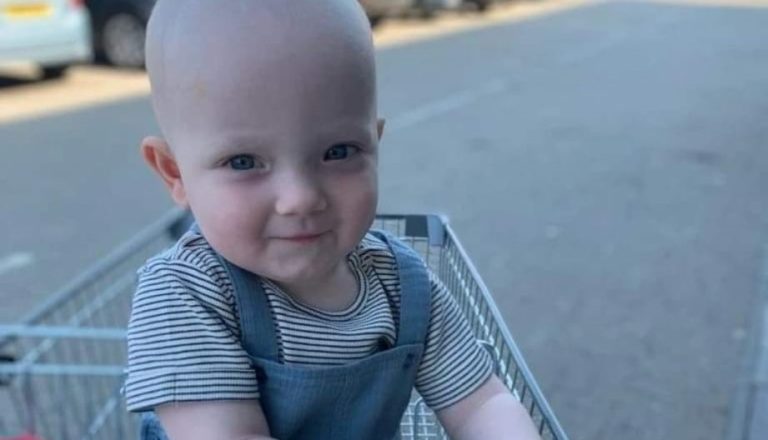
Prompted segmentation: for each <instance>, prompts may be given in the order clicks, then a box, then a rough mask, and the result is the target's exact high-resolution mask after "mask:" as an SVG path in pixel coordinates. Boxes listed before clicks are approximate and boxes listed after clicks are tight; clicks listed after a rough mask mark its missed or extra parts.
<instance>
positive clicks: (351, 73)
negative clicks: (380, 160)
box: [159, 0, 380, 285]
mask: <svg viewBox="0 0 768 440" xmlns="http://www.w3.org/2000/svg"><path fill="white" fill-rule="evenodd" d="M320 3H322V2H314V0H313V1H312V2H306V3H304V4H305V5H311V4H320ZM317 7H320V6H317ZM310 13H311V12H310ZM230 20H231V21H230V22H228V23H225V22H223V23H222V26H221V28H220V29H218V33H217V34H216V35H218V36H219V37H217V38H213V39H212V38H199V40H197V41H196V42H195V43H194V50H199V51H201V53H205V54H208V55H209V57H208V58H207V59H206V60H205V61H206V62H205V63H204V65H199V64H197V65H194V66H192V67H190V69H191V72H192V73H189V72H177V73H178V75H175V74H174V73H173V72H169V71H166V72H165V75H168V76H169V78H166V80H165V81H170V78H173V80H174V81H173V83H172V85H168V87H174V88H175V89H174V90H173V91H172V93H170V92H169V93H168V96H166V97H162V96H161V97H160V99H161V101H160V103H159V105H160V110H161V111H160V115H159V116H160V119H161V123H162V124H163V125H164V131H166V135H167V136H168V138H169V141H170V147H171V150H172V152H173V157H174V159H175V161H176V163H177V165H178V169H179V171H180V174H181V182H182V185H183V192H184V194H185V198H186V203H188V204H189V206H190V208H191V210H192V211H193V213H194V215H195V218H196V220H197V222H198V224H199V226H200V228H201V230H202V232H203V234H204V236H205V237H206V239H207V240H208V241H209V242H210V243H211V245H212V246H213V247H214V249H216V250H217V251H218V252H219V253H221V254H222V255H223V256H224V257H225V258H227V259H228V260H230V261H232V262H233V263H235V264H237V265H238V266H241V267H243V268H245V269H248V270H250V271H251V272H254V273H256V274H258V275H261V276H264V277H267V278H270V279H273V280H275V281H278V282H282V283H284V284H286V285H297V284H304V285H306V284H311V283H312V282H313V280H319V279H322V278H323V277H326V276H328V275H329V274H330V273H331V272H333V271H334V270H335V269H336V268H337V266H338V264H339V263H340V262H342V261H345V258H346V255H347V254H348V253H349V252H350V251H351V250H353V249H354V247H355V246H356V245H357V244H358V243H359V241H360V240H361V238H362V237H363V235H364V234H365V232H366V231H367V229H368V228H369V227H370V225H371V222H372V221H373V217H374V215H375V211H376V202H377V172H376V165H377V149H378V137H379V134H380V133H379V132H378V130H377V116H376V110H375V84H374V82H375V79H374V73H373V66H372V62H371V59H369V58H366V57H365V56H360V54H359V53H357V54H354V52H352V51H350V50H346V49H345V47H344V45H345V44H347V42H346V40H345V39H343V38H341V39H339V38H336V37H334V38H335V39H334V38H328V39H327V40H328V41H323V38H324V37H323V32H325V31H324V30H323V28H318V29H320V30H319V31H315V30H311V29H310V30H307V31H305V32H310V33H311V32H318V35H317V36H314V35H301V33H302V32H301V31H299V30H294V29H288V31H287V32H285V31H280V30H279V29H277V30H275V31H273V32H269V33H268V34H267V35H269V36H270V37H269V38H274V40H273V41H262V42H261V43H263V44H262V45H261V49H258V50H252V49H250V48H248V45H247V44H243V43H242V42H241V43H239V44H240V46H243V47H237V45H236V44H235V42H237V41H247V40H243V32H242V30H237V29H234V30H231V32H232V33H233V35H232V36H231V38H229V37H228V35H227V32H230V29H232V27H233V25H232V23H235V20H236V19H235V18H231V19H230ZM267 24H268V23H267ZM263 26H264V25H262V26H261V27H260V28H259V29H263ZM238 33H239V34H238ZM199 34H200V35H206V33H204V32H200V33H199ZM186 35H190V34H186ZM207 35H211V34H210V33H208V34H207ZM185 38H192V37H190V36H185ZM353 43H354V44H357V43H355V42H353ZM334 45H336V46H337V47H333V46H334ZM354 48H356V46H353V47H351V49H354ZM233 52H234V53H233ZM179 53H180V52H179V51H178V50H177V51H174V52H173V54H170V55H168V57H173V56H186V55H185V54H179ZM175 54H179V55H175ZM218 54H223V55H221V56H219V55H218ZM344 54H352V55H344ZM173 61H174V60H173V59H172V58H171V59H170V62H173ZM166 64H167V63H166ZM182 64H183V63H182Z"/></svg>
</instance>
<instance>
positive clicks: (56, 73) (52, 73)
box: [40, 66, 69, 79]
mask: <svg viewBox="0 0 768 440" xmlns="http://www.w3.org/2000/svg"><path fill="white" fill-rule="evenodd" d="M68 68H69V66H43V67H41V68H40V73H41V74H42V77H43V79H56V78H61V77H62V76H64V74H65V73H67V69H68Z"/></svg>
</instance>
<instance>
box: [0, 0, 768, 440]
mask: <svg viewBox="0 0 768 440" xmlns="http://www.w3.org/2000/svg"><path fill="white" fill-rule="evenodd" d="M707 3H709V4H708V5H707V6H702V5H698V4H695V2H685V3H682V2H681V3H675V2H618V1H617V2H604V3H595V4H587V5H584V6H582V7H580V8H577V9H570V10H565V11H562V12H560V13H557V14H551V15H547V16H542V17H536V18H530V19H528V20H524V21H518V22H514V23H501V24H496V25H494V26H491V27H486V28H484V29H481V30H475V31H472V32H466V33H461V34H455V35H451V36H445V37H442V38H438V39H431V40H427V41H422V42H419V43H414V44H408V45H402V46H397V47H392V48H388V49H383V50H380V51H379V57H378V61H379V72H380V73H379V83H380V102H381V107H382V113H383V115H384V116H386V117H388V119H389V123H388V128H387V132H386V133H385V137H384V142H383V144H382V152H381V175H380V181H381V193H382V194H381V209H380V210H381V211H382V212H425V211H439V212H443V213H445V214H447V215H448V216H449V217H450V218H451V219H452V223H453V225H454V227H455V229H456V230H457V232H458V234H459V236H460V237H461V238H462V241H463V242H464V244H465V245H466V247H467V249H468V251H469V253H470V255H471V256H472V258H473V260H474V262H475V263H476V265H477V266H478V268H479V270H480V272H481V274H482V275H483V276H484V278H485V280H486V282H487V284H488V285H489V287H490V289H491V290H492V292H494V295H495V298H496V300H497V302H498V303H499V305H500V307H501V309H502V312H503V314H504V316H505V318H506V320H507V323H508V325H509V327H510V328H511V330H512V332H513V334H514V335H515V337H516V339H517V342H518V344H519V345H520V346H521V348H522V351H523V353H524V354H525V356H526V358H527V359H528V362H529V364H530V366H531V368H532V370H533V371H534V373H535V374H536V376H537V379H538V381H539V383H540V385H541V387H542V389H543V391H544V392H545V394H546V395H547V397H548V398H549V400H550V403H551V404H552V406H553V408H554V410H555V411H556V412H557V414H558V415H559V417H560V419H561V421H562V423H563V425H564V427H565V428H566V430H567V431H568V432H569V434H570V435H571V437H572V438H574V439H648V440H651V439H654V440H656V439H660V438H674V439H684V440H688V439H690V440H701V439H721V438H724V437H725V436H726V435H730V434H732V433H733V432H734V431H733V428H732V427H733V426H734V423H735V424H736V425H738V426H739V427H743V424H741V423H740V422H739V420H737V421H736V422H734V414H736V415H738V414H741V413H742V412H746V413H748V414H750V415H751V416H750V419H749V420H750V421H751V422H754V421H759V420H760V418H759V417H756V416H761V415H762V414H755V409H757V411H758V412H759V411H762V409H761V407H760V406H759V405H757V406H755V405H754V402H753V401H752V400H748V399H747V400H744V402H746V403H743V406H744V405H746V407H747V410H746V411H735V410H734V407H735V402H737V401H740V400H739V399H738V398H737V396H738V395H740V394H743V393H740V390H743V389H744V387H745V384H747V385H748V384H749V383H751V382H750V381H751V380H752V379H753V378H754V376H752V375H751V374H752V372H753V371H754V370H753V367H752V364H749V365H745V362H746V361H745V359H749V358H750V357H751V356H750V350H749V347H750V346H755V347H758V346H759V345H760V344H759V343H755V344H752V345H750V341H754V340H755V337H754V334H753V333H752V329H755V328H759V325H758V324H759V322H758V317H759V315H760V313H758V312H757V311H756V310H757V307H759V306H761V305H762V304H763V302H762V301H763V300H762V299H761V297H760V292H761V287H760V284H761V281H760V280H761V277H762V276H763V275H762V273H763V270H764V265H765V259H766V255H765V245H766V243H768V218H767V216H766V213H768V198H766V197H765V194H766V188H768V172H766V170H768V149H766V145H767V144H768V124H766V123H765V118H766V114H768V93H766V90H768V45H766V44H765V42H766V41H768V26H766V25H765V23H768V8H765V7H761V6H759V5H758V4H759V3H760V2H751V3H754V4H755V5H754V6H750V5H737V4H736V3H732V6H729V7H724V6H719V5H718V4H717V3H716V2H712V1H709V2H707ZM2 93H3V90H2V89H0V96H1V95H2ZM155 131H156V127H155V124H154V122H153V121H152V114H151V111H150V107H149V103H148V101H147V100H146V98H144V97H138V98H133V99H129V100H123V101H118V102H114V103H111V104H107V105H98V106H93V107H88V108H84V109H81V110H77V111H72V112H67V113H62V114H58V115H52V116H46V117H39V118H36V119H32V120H26V121H21V122H14V123H7V124H5V125H0V139H2V149H3V150H2V151H3V159H2V161H0V188H3V191H2V192H0V202H1V203H2V206H4V209H3V210H2V211H0V228H2V230H3V231H4V233H3V236H2V240H0V263H2V262H5V264H6V266H2V264H0V300H1V301H2V308H1V309H0V321H3V320H5V321H13V320H14V319H17V318H18V317H19V316H20V312H21V311H23V310H24V309H27V308H29V307H31V305H32V304H33V303H36V302H39V301H40V300H41V299H42V298H44V297H45V296H46V295H47V294H48V293H49V292H50V291H51V290H52V289H54V288H55V287H57V286H60V285H62V284H63V283H64V282H66V281H67V280H68V279H70V278H72V276H73V275H74V274H76V273H77V272H79V271H80V270H81V269H82V268H84V267H86V266H88V265H89V264H91V263H93V262H94V261H97V260H98V258H99V257H100V256H102V255H104V254H105V253H106V252H107V251H109V250H110V249H112V248H113V247H115V246H116V245H117V243H119V242H121V241H122V240H125V239H127V238H129V237H130V236H131V235H132V234H133V233H135V232H136V231H137V230H138V229H139V228H141V227H142V226H144V225H146V224H148V223H149V222H150V221H152V220H153V219H155V218H157V217H158V216H160V215H161V214H162V213H163V212H165V211H166V210H167V209H168V208H169V207H170V204H169V200H168V197H167V196H166V195H165V194H164V192H163V190H162V188H161V185H160V183H159V182H158V181H157V180H156V179H155V178H154V177H153V176H151V175H150V174H149V171H147V170H146V169H145V167H144V166H143V165H142V164H141V162H140V159H139V157H138V154H137V149H138V142H139V140H140V138H141V136H142V135H144V134H145V133H154V132H155ZM9 262H10V263H9ZM3 267H6V269H5V270H3V269H2V268H3ZM752 357H755V356H752ZM763 377H765V376H763ZM747 394H749V393H747ZM752 394H756V395H759V394H760V393H752ZM765 399H766V400H768V398H765ZM750 402H752V403H750ZM750 405H751V406H750ZM762 408H765V407H762ZM754 426H757V425H754ZM754 426H752V427H748V428H749V429H752V430H753V431H754V432H755V433H756V435H758V436H759V435H762V432H765V431H758V429H759V428H755V427H754ZM742 438H743V437H742ZM758 438H761V439H762V438H768V437H753V439H758Z"/></svg>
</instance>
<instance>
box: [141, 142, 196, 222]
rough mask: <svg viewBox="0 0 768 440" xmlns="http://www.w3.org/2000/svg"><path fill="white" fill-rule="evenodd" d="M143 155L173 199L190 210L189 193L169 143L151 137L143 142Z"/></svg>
mask: <svg viewBox="0 0 768 440" xmlns="http://www.w3.org/2000/svg"><path fill="white" fill-rule="evenodd" d="M141 155H142V157H144V160H145V161H146V162H147V165H149V167H150V168H152V170H153V171H154V172H155V173H157V175H158V176H160V179H162V181H163V183H164V184H165V186H166V187H167V188H168V191H170V193H171V198H173V201H174V202H176V204H177V205H179V206H180V207H182V208H188V207H189V204H188V203H187V193H186V191H185V190H184V182H182V180H181V172H179V165H178V164H177V163H176V158H175V157H174V156H173V152H172V151H171V149H170V147H169V146H168V143H167V142H165V141H164V140H163V139H161V138H159V137H154V136H149V137H146V138H144V140H143V141H141Z"/></svg>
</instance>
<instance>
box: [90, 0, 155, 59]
mask: <svg viewBox="0 0 768 440" xmlns="http://www.w3.org/2000/svg"><path fill="white" fill-rule="evenodd" d="M145 34H146V23H144V21H143V20H142V19H140V18H139V17H137V16H136V15H135V14H132V13H130V12H118V13H115V14H112V15H111V16H109V17H108V18H107V20H106V21H105V22H104V27H103V28H102V30H101V49H102V51H103V52H104V57H105V58H106V60H107V61H108V62H109V63H110V64H112V65H114V66H120V67H144V37H145Z"/></svg>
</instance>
